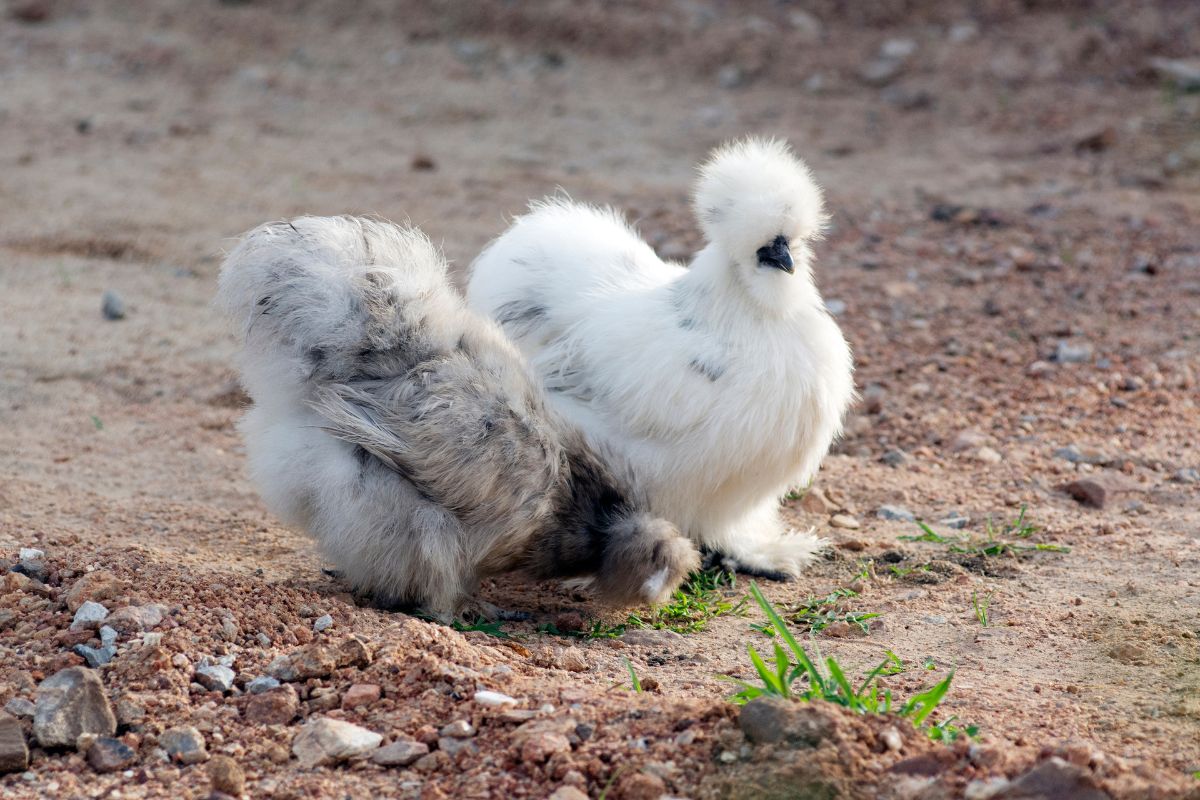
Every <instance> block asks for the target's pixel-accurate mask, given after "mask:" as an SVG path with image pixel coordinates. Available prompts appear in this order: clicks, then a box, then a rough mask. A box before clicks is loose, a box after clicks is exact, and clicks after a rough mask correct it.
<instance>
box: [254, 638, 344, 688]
mask: <svg viewBox="0 0 1200 800" xmlns="http://www.w3.org/2000/svg"><path fill="white" fill-rule="evenodd" d="M335 669H337V656H336V654H335V653H334V652H333V650H331V649H330V648H328V647H326V646H325V645H324V644H320V643H313V644H310V645H307V646H305V647H302V648H300V649H299V650H296V651H294V652H292V653H290V654H288V655H286V656H279V657H278V658H276V659H275V660H274V661H272V662H271V663H270V664H268V665H267V672H268V673H269V674H270V675H271V677H272V678H276V679H278V680H281V681H285V682H289V681H302V680H308V679H309V678H325V677H328V676H329V673H331V672H333V671H334V670H335Z"/></svg>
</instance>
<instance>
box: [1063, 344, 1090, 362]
mask: <svg viewBox="0 0 1200 800" xmlns="http://www.w3.org/2000/svg"><path fill="white" fill-rule="evenodd" d="M1054 360H1055V361H1057V362H1058V363H1060V364H1082V363H1085V362H1087V361H1091V360H1092V346H1091V345H1090V344H1087V343H1086V342H1081V343H1075V344H1073V343H1071V342H1068V341H1067V340H1065V339H1062V340H1060V341H1059V343H1058V347H1056V348H1055V350H1054Z"/></svg>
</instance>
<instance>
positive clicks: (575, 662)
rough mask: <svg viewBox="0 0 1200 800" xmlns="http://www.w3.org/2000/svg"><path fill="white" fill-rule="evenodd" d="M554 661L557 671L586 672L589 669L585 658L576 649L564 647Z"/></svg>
mask: <svg viewBox="0 0 1200 800" xmlns="http://www.w3.org/2000/svg"><path fill="white" fill-rule="evenodd" d="M555 661H556V665H557V666H558V668H559V669H565V670H566V671H567V672H587V671H588V670H589V669H591V667H590V666H589V665H588V662H587V657H586V656H584V654H583V652H582V651H581V650H580V649H579V648H577V647H564V648H563V649H562V650H561V651H559V653H558V658H556V659H555Z"/></svg>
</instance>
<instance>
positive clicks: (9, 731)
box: [0, 714, 29, 775]
mask: <svg viewBox="0 0 1200 800" xmlns="http://www.w3.org/2000/svg"><path fill="white" fill-rule="evenodd" d="M28 768H29V746H28V745H27V744H25V732H24V731H23V730H22V729H21V723H20V721H19V720H18V719H17V718H16V717H12V716H9V715H8V714H0V775H4V774H5V773H8V772H24V771H25V770H26V769H28Z"/></svg>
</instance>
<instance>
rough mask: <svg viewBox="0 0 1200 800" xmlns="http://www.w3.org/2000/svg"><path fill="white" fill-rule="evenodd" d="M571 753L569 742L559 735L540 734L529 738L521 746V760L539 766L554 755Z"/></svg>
mask: <svg viewBox="0 0 1200 800" xmlns="http://www.w3.org/2000/svg"><path fill="white" fill-rule="evenodd" d="M569 752H571V741H570V740H569V739H567V737H566V736H563V735H562V734H559V733H550V732H542V733H536V734H533V735H531V736H529V737H528V738H527V739H526V740H525V742H524V743H523V744H522V745H521V760H522V761H524V762H525V763H527V764H541V763H543V762H544V761H546V759H548V758H550V756H552V755H554V754H555V753H569Z"/></svg>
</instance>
